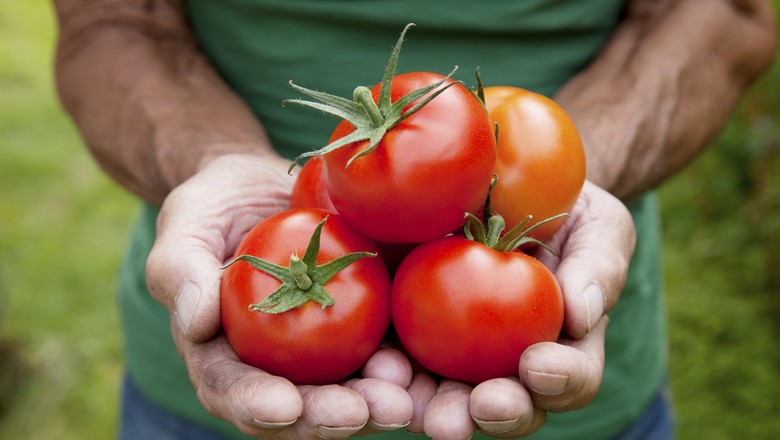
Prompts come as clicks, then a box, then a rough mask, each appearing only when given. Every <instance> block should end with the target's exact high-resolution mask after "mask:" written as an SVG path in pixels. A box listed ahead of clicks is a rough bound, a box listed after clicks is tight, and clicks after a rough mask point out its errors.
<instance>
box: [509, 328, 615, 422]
mask: <svg viewBox="0 0 780 440" xmlns="http://www.w3.org/2000/svg"><path fill="white" fill-rule="evenodd" d="M608 321H609V318H607V317H606V316H604V317H603V318H602V319H601V320H600V321H599V322H598V323H597V324H596V326H595V327H593V329H591V331H590V332H589V333H588V334H587V335H585V337H584V338H583V339H581V340H572V341H567V343H566V345H563V344H558V343H552V342H544V343H540V344H536V345H532V346H531V347H529V348H528V349H527V350H526V351H525V352H524V353H523V355H522V356H521V358H520V370H519V371H520V381H521V383H522V384H523V386H524V387H525V388H526V389H527V390H528V391H529V393H530V396H531V399H532V401H533V403H534V406H536V407H538V408H541V409H545V410H549V411H553V412H563V411H572V410H575V409H579V408H582V407H584V406H585V405H587V404H588V403H590V402H591V401H592V400H593V398H595V397H596V394H597V393H598V390H599V387H600V386H601V380H602V375H603V371H604V335H605V333H606V327H607V323H608Z"/></svg>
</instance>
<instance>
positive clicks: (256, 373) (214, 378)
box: [173, 330, 303, 437]
mask: <svg viewBox="0 0 780 440" xmlns="http://www.w3.org/2000/svg"><path fill="white" fill-rule="evenodd" d="M173 333H174V335H175V337H176V338H177V339H178V341H177V344H178V346H179V347H180V350H181V351H182V352H183V353H182V355H183V357H184V360H185V361H186V362H187V370H188V371H189V374H190V380H191V381H192V383H193V385H194V386H195V389H196V392H197V396H198V399H199V400H200V402H201V404H202V405H203V407H204V408H205V409H206V410H207V411H209V412H210V413H212V414H214V415H216V416H217V417H220V418H222V419H223V420H227V421H229V422H230V423H232V424H233V425H235V426H236V427H238V428H239V429H240V430H241V431H242V432H244V433H245V434H247V435H251V436H255V437H262V436H267V435H272V434H274V433H277V432H279V431H282V430H284V429H286V428H288V427H289V426H291V425H293V424H294V423H296V422H297V421H298V419H299V418H301V416H302V414H303V400H302V398H301V395H300V393H299V391H298V389H297V388H296V387H295V386H294V385H293V384H292V383H291V382H289V381H287V380H286V379H283V378H280V377H276V376H271V375H269V374H267V373H265V372H263V371H261V370H258V369H256V368H252V367H250V366H249V365H246V364H244V363H242V362H241V361H239V359H238V357H237V356H236V355H235V353H234V352H233V351H232V349H231V348H230V346H229V345H228V342H227V340H226V339H225V337H224V336H219V337H217V338H215V339H213V340H211V341H209V342H206V343H202V344H194V343H191V342H189V341H186V340H184V338H183V337H182V336H181V334H180V333H179V332H177V331H175V330H174V332H173Z"/></svg>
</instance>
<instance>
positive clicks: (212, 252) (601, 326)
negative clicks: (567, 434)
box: [147, 154, 635, 439]
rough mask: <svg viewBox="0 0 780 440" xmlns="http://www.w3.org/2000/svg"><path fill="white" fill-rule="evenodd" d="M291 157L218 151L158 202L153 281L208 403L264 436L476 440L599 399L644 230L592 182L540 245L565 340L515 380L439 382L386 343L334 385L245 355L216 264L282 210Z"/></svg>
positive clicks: (518, 430)
mask: <svg viewBox="0 0 780 440" xmlns="http://www.w3.org/2000/svg"><path fill="white" fill-rule="evenodd" d="M289 165H290V163H289V161H287V160H285V159H282V158H280V157H277V156H271V155H249V154H234V155H225V156H221V157H219V158H217V159H214V160H213V161H211V162H210V163H208V164H207V165H206V166H204V167H203V168H202V169H201V170H200V171H199V172H197V173H196V174H195V175H194V176H192V177H191V178H190V179H188V180H187V181H185V182H184V183H182V184H181V185H179V186H178V187H177V188H175V189H174V190H173V191H172V192H171V193H170V194H169V196H168V197H167V198H166V200H165V202H164V203H163V205H162V208H161V211H160V215H159V218H158V223H157V237H156V241H155V243H154V247H153V249H152V252H151V254H150V256H149V259H148V262H147V282H148V286H149V290H150V292H151V293H152V295H153V296H154V297H155V299H156V300H157V301H159V302H160V303H161V304H163V305H164V306H165V307H166V308H167V309H168V310H169V311H170V314H171V332H172V334H173V339H174V341H175V343H176V347H177V349H178V351H179V354H180V356H181V357H182V358H183V359H184V361H185V362H186V365H187V369H188V371H189V376H190V379H191V381H192V383H193V386H194V387H195V389H196V390H197V396H198V398H199V399H200V402H201V403H202V404H203V406H204V407H205V408H206V410H208V411H209V412H210V413H212V414H214V415H216V416H217V417H220V418H222V419H224V420H227V421H228V422H230V423H232V424H233V425H235V426H237V427H238V428H239V429H240V430H241V431H243V432H244V433H245V434H248V435H250V436H254V437H262V438H279V439H287V438H289V439H308V438H347V437H349V436H352V435H362V434H369V433H374V432H381V431H387V430H394V429H406V430H409V431H411V432H415V433H422V432H424V433H425V434H427V435H428V436H430V437H433V438H435V439H468V438H470V437H471V436H472V435H473V434H474V432H475V431H477V430H479V431H480V432H482V433H483V434H485V435H488V436H492V437H497V438H516V437H523V436H526V435H530V434H532V433H533V432H535V431H537V430H538V429H540V428H541V427H542V426H543V425H544V422H545V420H546V417H547V412H548V411H552V412H564V411H571V410H575V409H578V408H581V407H583V406H585V405H587V404H588V403H589V402H590V401H591V400H592V399H593V398H594V397H595V395H596V393H597V391H598V389H599V387H600V385H601V380H602V374H603V369H604V336H605V330H606V327H607V323H608V317H607V316H606V312H608V311H609V310H610V309H611V308H612V307H613V306H614V305H615V304H616V302H617V301H618V298H619V296H620V293H621V290H622V288H623V285H624V283H625V277H626V272H627V270H628V264H629V260H630V258H631V255H632V252H633V248H634V241H635V233H634V226H633V222H632V220H631V216H630V214H629V213H628V211H627V209H626V208H625V207H624V205H623V204H622V203H621V202H620V201H619V200H617V199H616V198H615V197H613V196H612V195H610V194H609V193H607V192H606V191H604V190H602V189H600V188H598V187H597V186H596V185H594V184H591V183H590V182H586V183H585V186H584V188H583V190H582V193H581V196H580V197H579V200H578V201H577V203H576V205H575V206H574V208H573V209H572V211H571V213H570V217H569V219H568V220H567V222H566V225H565V226H564V227H563V228H562V229H561V230H560V231H559V232H558V233H557V234H556V235H555V236H553V237H552V238H551V239H550V240H549V241H548V242H547V244H548V245H549V246H551V247H552V248H553V249H554V250H555V251H556V254H555V255H552V254H550V253H547V252H539V253H538V254H535V256H537V257H538V258H539V259H540V260H542V261H543V262H544V263H545V264H546V265H547V266H548V267H549V268H550V269H551V270H552V271H553V272H554V273H555V275H556V277H557V278H558V280H559V282H560V285H561V288H562V290H563V295H564V302H565V319H564V336H562V337H561V339H560V340H558V341H557V342H555V343H552V342H549V343H540V344H536V345H534V346H531V347H530V348H529V349H528V350H526V352H525V353H524V354H523V356H522V357H521V359H520V362H519V364H518V369H517V376H514V377H507V378H500V379H492V380H488V381H486V382H483V383H481V384H478V385H476V386H473V385H469V384H465V383H461V382H457V381H453V380H448V379H437V378H435V377H434V376H433V375H431V374H429V373H427V372H425V371H421V370H419V368H416V367H413V363H412V362H411V361H410V359H408V358H407V357H406V355H405V354H403V352H402V351H400V350H398V349H397V348H395V347H392V346H389V345H387V346H382V347H381V348H380V349H379V350H378V351H377V352H376V353H375V354H374V355H373V356H372V357H371V358H370V359H369V361H368V362H367V364H366V365H365V366H364V367H363V369H362V370H361V371H360V372H359V373H360V374H359V375H358V376H357V378H353V379H349V380H347V381H345V382H343V383H339V384H333V385H325V386H306V385H294V384H292V383H291V382H289V381H288V380H286V379H284V378H281V377H277V376H272V375H270V374H268V373H266V372H264V371H261V370H259V369H256V368H254V367H251V366H249V365H246V364H244V363H242V362H241V361H240V360H239V358H238V357H237V356H236V354H235V353H234V352H233V350H232V349H231V347H230V345H229V344H228V341H227V339H226V338H225V336H224V334H223V333H222V332H221V322H220V312H219V294H220V293H219V292H220V280H221V273H222V271H221V269H220V268H221V266H222V265H223V264H224V262H225V261H226V260H228V259H229V258H231V257H232V254H233V252H234V251H235V249H236V247H237V246H238V243H239V242H240V240H241V238H242V237H243V236H244V234H246V232H248V231H249V229H251V228H252V227H253V226H254V225H255V224H256V223H258V222H259V221H261V220H262V219H264V218H266V217H268V216H270V215H272V214H274V213H276V212H279V211H281V210H283V209H285V208H287V206H288V201H289V195H290V190H291V188H292V185H293V183H294V178H293V177H291V176H289V175H288V174H287V167H288V166H289ZM312 368H316V366H312Z"/></svg>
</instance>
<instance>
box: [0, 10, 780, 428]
mask: <svg viewBox="0 0 780 440" xmlns="http://www.w3.org/2000/svg"><path fill="white" fill-rule="evenodd" d="M777 2H778V0H776V1H775V3H777ZM54 37H55V22H54V17H53V13H52V10H51V6H50V5H49V3H48V2H44V1H40V0H35V1H27V0H3V1H2V2H0V439H32V440H35V439H61V440H70V439H73V440H82V439H86V438H97V439H105V438H112V436H113V432H114V429H115V426H116V411H117V391H118V383H119V380H120V378H121V376H122V364H121V359H120V350H119V343H120V342H119V341H120V336H119V333H118V326H117V322H116V319H117V315H116V310H115V307H116V305H115V281H114V278H115V273H116V270H117V265H118V261H119V259H120V258H121V255H122V252H123V246H124V243H125V239H126V237H127V234H128V231H129V228H130V224H131V222H132V218H133V215H134V213H135V209H136V204H135V200H134V198H133V197H132V196H130V195H129V194H128V193H126V192H125V191H124V190H122V189H120V188H119V187H118V186H117V185H115V184H114V183H112V182H111V181H110V180H108V178H107V177H105V175H104V174H103V173H102V172H101V171H100V170H99V169H98V168H97V167H96V166H95V164H94V162H93V161H92V159H91V158H90V157H89V155H88V154H87V153H86V151H85V149H84V147H83V146H82V144H81V141H80V139H79V137H78V134H77V133H76V132H75V130H74V128H73V127H72V125H71V123H70V121H69V120H68V119H67V118H66V117H65V116H64V115H63V113H62V111H61V110H60V108H59V105H58V102H57V100H56V93H55V91H54V87H53V83H52V75H51V70H52V52H53V43H54ZM779 94H780V69H778V67H775V68H774V70H773V71H772V72H770V73H769V74H768V75H767V76H766V77H765V78H764V79H763V80H762V81H760V82H759V83H758V84H757V85H756V86H755V87H753V88H752V89H751V91H750V93H749V94H748V95H747V96H746V97H745V99H744V100H743V101H742V103H741V104H740V106H739V108H738V109H737V110H736V112H735V113H734V115H733V117H732V119H731V121H730V122H729V125H728V127H727V128H726V130H725V131H724V133H723V134H722V136H721V137H720V138H719V139H718V140H717V141H716V142H715V144H714V145H713V147H712V148H711V149H709V150H708V151H707V152H706V153H705V154H704V155H703V156H701V157H700V158H699V159H698V160H697V161H696V162H695V163H693V164H692V165H691V166H690V167H688V168H687V169H686V170H684V172H682V173H681V174H679V175H678V176H677V177H675V178H674V179H672V180H671V181H669V182H668V183H667V184H665V186H664V187H663V188H662V190H661V195H662V202H663V215H664V221H665V230H664V241H665V270H666V288H667V303H668V309H669V315H670V321H671V329H670V334H671V335H670V336H671V346H670V356H671V386H672V391H673V393H674V395H675V399H676V407H677V412H678V419H679V430H680V438H681V439H710V440H717V439H734V438H748V439H776V438H780V416H778V414H780V350H778V348H777V347H778V343H777V337H776V335H777V334H778V333H779V332H778V331H779V330H780V181H779V180H778V179H780V125H778V124H779V122H778V114H779V112H780V96H779Z"/></svg>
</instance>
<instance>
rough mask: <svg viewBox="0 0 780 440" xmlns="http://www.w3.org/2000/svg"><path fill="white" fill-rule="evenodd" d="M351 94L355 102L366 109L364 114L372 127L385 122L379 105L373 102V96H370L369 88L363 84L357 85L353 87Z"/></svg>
mask: <svg viewBox="0 0 780 440" xmlns="http://www.w3.org/2000/svg"><path fill="white" fill-rule="evenodd" d="M352 96H353V98H354V99H355V102H357V103H358V104H360V105H361V106H362V107H363V109H364V110H365V111H366V114H367V115H368V118H369V119H370V120H371V124H372V125H373V126H374V127H379V126H380V125H382V124H384V123H385V117H384V115H382V112H381V111H380V110H379V107H378V106H377V105H376V103H375V102H374V97H373V96H371V89H369V88H368V87H365V86H358V87H356V88H355V91H354V92H353V94H352Z"/></svg>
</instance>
